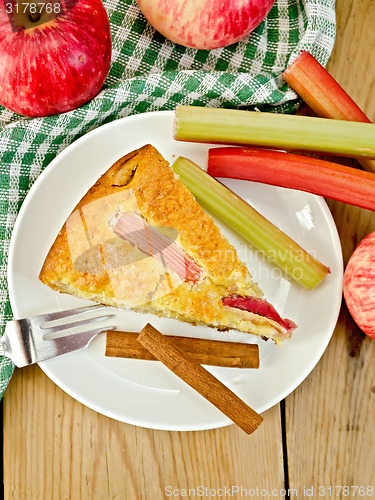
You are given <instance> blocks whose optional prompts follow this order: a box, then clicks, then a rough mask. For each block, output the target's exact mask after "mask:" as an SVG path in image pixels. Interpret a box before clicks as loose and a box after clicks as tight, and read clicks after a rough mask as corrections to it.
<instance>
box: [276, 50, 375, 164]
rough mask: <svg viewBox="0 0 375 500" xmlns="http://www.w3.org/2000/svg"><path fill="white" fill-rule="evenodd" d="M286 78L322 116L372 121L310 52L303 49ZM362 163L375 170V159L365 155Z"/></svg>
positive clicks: (285, 73) (290, 66)
mask: <svg viewBox="0 0 375 500" xmlns="http://www.w3.org/2000/svg"><path fill="white" fill-rule="evenodd" d="M283 78H284V80H285V81H286V82H287V83H288V85H290V86H291V87H292V89H293V90H295V91H296V92H297V94H298V95H299V96H300V97H302V99H303V100H304V101H305V102H306V104H308V106H310V108H311V109H312V110H313V111H314V112H315V113H316V114H317V115H318V116H321V117H324V118H333V119H334V120H348V121H353V122H364V123H371V120H370V119H369V118H368V117H367V116H366V115H365V114H364V113H363V111H362V110H361V109H360V108H359V107H358V106H357V104H356V103H355V102H354V101H353V99H352V98H351V97H350V96H349V95H348V94H347V93H346V92H345V90H344V89H343V88H342V87H341V86H340V85H339V84H338V83H337V81H336V80H335V79H334V78H333V77H332V76H331V75H330V74H329V73H328V71H327V70H326V69H325V68H324V67H323V66H322V65H321V64H320V63H319V62H318V61H317V60H316V59H315V58H314V57H313V56H312V55H311V54H309V53H308V52H306V51H303V52H302V53H301V54H300V55H299V56H298V57H297V59H296V60H295V61H294V62H293V63H292V64H290V65H289V66H288V67H287V69H286V70H285V71H284V73H283ZM359 162H360V163H361V165H362V166H363V168H365V169H366V170H369V171H370V172H375V160H371V159H368V158H361V159H360V160H359Z"/></svg>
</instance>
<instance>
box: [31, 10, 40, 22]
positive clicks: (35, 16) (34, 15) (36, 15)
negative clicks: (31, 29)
mask: <svg viewBox="0 0 375 500" xmlns="http://www.w3.org/2000/svg"><path fill="white" fill-rule="evenodd" d="M29 19H30V21H31V22H32V23H37V22H38V21H39V19H40V12H29Z"/></svg>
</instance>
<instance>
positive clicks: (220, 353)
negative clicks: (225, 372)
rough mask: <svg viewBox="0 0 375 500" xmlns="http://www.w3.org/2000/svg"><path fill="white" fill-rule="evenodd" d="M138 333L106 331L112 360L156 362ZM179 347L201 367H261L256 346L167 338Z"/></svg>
mask: <svg viewBox="0 0 375 500" xmlns="http://www.w3.org/2000/svg"><path fill="white" fill-rule="evenodd" d="M137 337H138V333H135V332H121V331H117V330H114V331H112V330H109V331H107V340H106V351H105V355H106V356H110V357H121V358H132V359H147V360H156V358H155V356H154V355H153V354H151V353H150V352H149V351H148V350H147V349H145V348H144V347H143V346H142V345H141V344H140V343H139V342H138V340H137ZM168 338H170V339H171V340H172V342H174V343H175V345H176V346H177V347H179V348H180V349H182V350H183V351H185V352H186V353H187V354H188V355H189V356H190V357H191V358H193V359H194V360H195V361H197V362H198V363H199V364H202V365H212V366H224V367H231V368H259V347H258V345H257V344H243V343H240V342H225V341H220V340H206V339H196V338H189V337H177V336H173V335H171V336H168Z"/></svg>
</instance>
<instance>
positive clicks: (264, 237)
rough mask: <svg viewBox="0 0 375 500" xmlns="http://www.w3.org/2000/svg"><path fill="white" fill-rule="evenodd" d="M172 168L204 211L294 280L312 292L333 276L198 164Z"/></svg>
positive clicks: (187, 162) (183, 160)
mask: <svg viewBox="0 0 375 500" xmlns="http://www.w3.org/2000/svg"><path fill="white" fill-rule="evenodd" d="M172 168H173V170H174V172H175V173H176V174H177V175H179V177H180V179H181V181H182V182H183V183H184V184H185V186H186V187H187V188H188V189H189V190H190V191H191V192H192V193H193V195H194V196H195V197H196V199H197V200H198V202H199V203H200V204H201V205H202V206H203V207H204V208H207V209H208V210H210V211H211V212H212V213H213V214H214V215H216V216H217V217H218V218H220V219H221V220H222V221H224V222H225V223H226V224H228V225H229V226H230V227H231V228H232V229H233V230H235V231H236V232H237V233H238V234H240V235H241V236H242V237H243V238H244V239H245V240H246V241H247V242H248V243H250V244H251V245H252V246H253V247H254V248H256V249H257V250H259V251H260V252H262V254H264V255H265V256H266V257H267V259H268V260H269V261H270V262H272V263H274V264H276V265H277V266H279V267H280V268H281V269H282V270H283V271H284V272H285V273H286V275H287V276H289V277H290V278H291V279H292V280H294V281H296V282H297V283H299V284H300V285H302V286H303V287H304V288H307V289H309V290H311V289H313V288H314V287H315V286H316V285H318V283H320V281H321V280H322V279H323V278H324V277H325V276H326V274H327V273H329V269H328V268H327V267H326V266H324V265H323V264H322V263H320V262H319V261H318V260H317V259H315V258H314V257H313V256H312V255H310V254H309V253H308V252H306V251H305V250H304V249H303V248H302V247H300V246H299V245H298V244H297V243H296V242H295V241H294V240H292V239H291V238H290V237H289V236H287V235H286V234H285V233H283V232H282V231H281V230H280V229H278V228H277V227H276V226H275V225H274V224H272V223H271V222H270V221H269V220H268V219H266V218H265V217H264V216H263V215H261V214H260V213H259V212H257V211H256V210H255V209H254V208H252V207H251V206H250V205H249V204H248V203H246V202H245V201H244V200H243V199H242V198H240V197H239V196H237V195H236V194H235V193H233V192H232V191H231V190H230V189H228V188H227V187H226V186H224V185H223V184H221V183H220V182H219V181H217V180H216V179H214V178H213V177H211V176H210V175H208V174H207V172H205V171H204V170H202V169H201V168H199V167H198V166H197V165H196V164H195V163H193V162H192V161H190V160H188V159H187V158H183V157H178V158H177V160H176V161H175V162H174V164H173V165H172Z"/></svg>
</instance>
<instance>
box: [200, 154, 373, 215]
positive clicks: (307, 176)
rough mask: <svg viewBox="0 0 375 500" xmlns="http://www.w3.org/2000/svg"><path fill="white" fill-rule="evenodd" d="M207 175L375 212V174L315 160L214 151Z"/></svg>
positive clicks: (297, 156) (301, 157) (288, 156)
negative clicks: (269, 186) (315, 196)
mask: <svg viewBox="0 0 375 500" xmlns="http://www.w3.org/2000/svg"><path fill="white" fill-rule="evenodd" d="M207 172H208V173H209V174H210V175H212V176H213V177H229V178H234V179H243V180H248V181H256V182H263V183H265V184H272V185H274V186H281V187H285V188H291V189H299V190H300V191H308V192H310V193H313V194H317V195H320V196H324V197H326V198H331V199H333V200H338V201H342V202H344V203H350V204H351V205H356V206H358V207H362V208H366V209H368V210H375V174H373V173H370V172H364V171H363V170H359V169H356V168H351V167H346V166H344V165H338V164H337V163H331V162H328V161H324V160H318V159H316V158H310V157H307V156H301V155H296V154H292V153H284V152H282V151H271V150H266V149H256V148H231V147H227V148H213V149H210V150H209V154H208V168H207Z"/></svg>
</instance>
